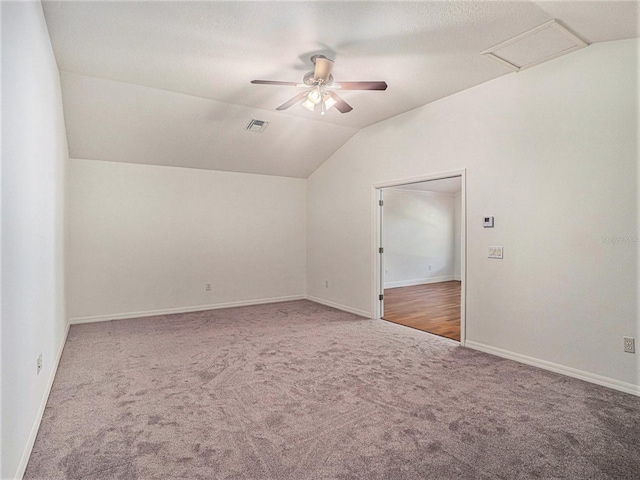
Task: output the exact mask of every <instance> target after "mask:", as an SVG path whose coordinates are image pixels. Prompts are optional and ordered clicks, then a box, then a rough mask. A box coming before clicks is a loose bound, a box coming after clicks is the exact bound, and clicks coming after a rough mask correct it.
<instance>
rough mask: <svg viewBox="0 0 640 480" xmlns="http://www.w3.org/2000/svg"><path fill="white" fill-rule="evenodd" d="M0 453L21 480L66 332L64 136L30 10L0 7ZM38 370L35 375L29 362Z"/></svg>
mask: <svg viewBox="0 0 640 480" xmlns="http://www.w3.org/2000/svg"><path fill="white" fill-rule="evenodd" d="M0 8H1V14H2V230H1V232H2V249H1V257H2V289H1V290H2V312H1V313H2V323H1V325H2V327H1V328H2V344H1V349H2V354H1V355H2V357H1V359H2V367H1V376H2V390H1V393H2V411H1V418H2V436H1V439H2V445H1V449H0V450H1V451H2V454H1V460H0V461H1V466H0V476H1V477H2V478H13V477H14V476H17V477H19V476H21V475H22V473H23V471H24V468H25V467H26V462H27V460H28V454H29V453H30V451H31V447H32V445H33V441H34V440H35V434H36V432H37V427H38V425H39V422H40V419H41V416H42V412H43V410H44V406H45V402H46V399H47V396H48V391H49V388H50V385H51V382H52V380H53V375H54V373H55V367H56V363H57V359H58V355H59V353H60V349H61V347H62V345H63V342H64V339H65V333H66V322H65V308H64V269H63V268H64V267H63V256H64V252H63V240H64V181H65V162H66V158H67V146H66V135H65V128H64V121H63V115H62V99H61V95H60V80H59V77H58V69H57V67H56V63H55V59H54V57H53V52H52V49H51V43H50V41H49V35H48V32H47V27H46V24H45V21H44V16H43V13H42V6H41V4H40V3H39V2H2V4H1V7H0ZM39 353H42V357H43V369H42V371H41V372H40V374H39V375H37V374H36V358H37V356H38V354H39Z"/></svg>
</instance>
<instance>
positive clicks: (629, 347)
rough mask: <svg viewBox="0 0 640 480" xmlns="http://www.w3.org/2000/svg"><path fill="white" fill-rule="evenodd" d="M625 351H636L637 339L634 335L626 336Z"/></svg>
mask: <svg viewBox="0 0 640 480" xmlns="http://www.w3.org/2000/svg"><path fill="white" fill-rule="evenodd" d="M624 351H625V352H627V353H636V339H635V338H633V337H624Z"/></svg>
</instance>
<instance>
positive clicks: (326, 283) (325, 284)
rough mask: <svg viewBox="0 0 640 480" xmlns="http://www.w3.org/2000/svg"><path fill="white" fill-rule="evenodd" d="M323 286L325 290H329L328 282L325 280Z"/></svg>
mask: <svg viewBox="0 0 640 480" xmlns="http://www.w3.org/2000/svg"><path fill="white" fill-rule="evenodd" d="M324 286H325V288H329V280H325V281H324Z"/></svg>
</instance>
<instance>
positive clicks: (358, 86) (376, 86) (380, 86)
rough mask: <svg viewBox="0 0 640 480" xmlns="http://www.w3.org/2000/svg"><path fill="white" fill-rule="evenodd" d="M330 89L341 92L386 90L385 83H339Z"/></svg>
mask: <svg viewBox="0 0 640 480" xmlns="http://www.w3.org/2000/svg"><path fill="white" fill-rule="evenodd" d="M331 88H339V89H341V90H386V89H387V82H340V83H335V84H333V85H331Z"/></svg>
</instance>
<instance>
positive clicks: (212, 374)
mask: <svg viewBox="0 0 640 480" xmlns="http://www.w3.org/2000/svg"><path fill="white" fill-rule="evenodd" d="M639 432H640V398H638V397H634V396H631V395H627V394H623V393H620V392H616V391H613V390H609V389H606V388H603V387H599V386H596V385H592V384H588V383H585V382H582V381H579V380H575V379H571V378H567V377H563V376H561V375H557V374H553V373H550V372H546V371H543V370H539V369H536V368H533V367H528V366H525V365H521V364H518V363H515V362H512V361H509V360H504V359H500V358H497V357H493V356H490V355H485V354H483V353H480V352H476V351H472V350H468V349H465V348H461V347H460V346H458V345H457V344H456V343H455V342H452V341H450V340H447V339H443V338H439V337H435V336H432V335H429V334H427V333H423V332H419V331H417V330H413V329H410V328H406V327H403V326H400V325H395V324H393V323H388V322H385V321H377V320H368V319H363V318H361V317H357V316H355V315H351V314H348V313H344V312H340V311H338V310H334V309H331V308H328V307H324V306H321V305H318V304H315V303H311V302H308V301H298V302H289V303H281V304H272V305H262V306H255V307H243V308H234V309H227V310H214V311H209V312H201V313H192V314H183V315H167V316H159V317H153V318H143V319H135V320H121V321H113V322H105V323H97V324H90V325H79V326H73V327H72V328H71V331H70V333H69V339H68V341H67V345H66V347H65V350H64V354H63V357H62V360H61V364H60V368H59V370H58V374H57V377H56V379H55V383H54V385H53V390H52V392H51V396H50V398H49V403H48V404H47V408H46V410H45V413H44V419H43V421H42V426H41V429H40V432H39V434H38V438H37V440H36V444H35V447H34V450H33V454H32V456H31V459H30V462H29V465H28V467H27V472H26V476H25V478H27V479H31V478H46V479H52V478H85V479H101V478H109V479H111V478H113V479H115V478H118V479H135V478H140V479H167V478H202V479H213V478H216V479H217V478H221V479H222V478H234V479H401V478H402V479H405V478H406V479H417V478H438V479H446V478H465V479H471V478H487V479H488V478H505V479H507V478H508V479H514V478H570V479H587V478H594V479H596V478H597V479H601V478H603V479H604V478H615V479H623V478H628V479H631V478H636V479H637V478H638V475H639V473H640V433H639Z"/></svg>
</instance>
